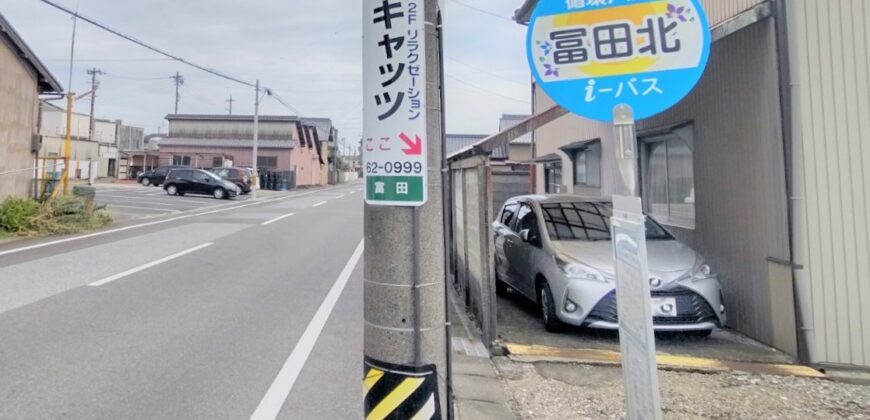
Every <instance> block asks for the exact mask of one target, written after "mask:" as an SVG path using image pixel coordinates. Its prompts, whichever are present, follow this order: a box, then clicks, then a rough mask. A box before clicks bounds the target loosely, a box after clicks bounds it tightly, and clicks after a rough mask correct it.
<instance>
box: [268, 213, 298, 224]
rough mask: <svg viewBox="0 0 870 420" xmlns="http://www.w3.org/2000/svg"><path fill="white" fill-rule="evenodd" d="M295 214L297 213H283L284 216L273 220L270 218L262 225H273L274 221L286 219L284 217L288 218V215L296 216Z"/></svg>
mask: <svg viewBox="0 0 870 420" xmlns="http://www.w3.org/2000/svg"><path fill="white" fill-rule="evenodd" d="M295 214H296V213H288V214H285V215H283V216H278V217H276V218H274V219H272V220H269V221H268V222H263V223H262V225H263V226H268V225H271V224H272V223H275V222H278V221H281V220H284V219H286V218H288V217H290V216H294V215H295Z"/></svg>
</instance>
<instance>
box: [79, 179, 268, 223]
mask: <svg viewBox="0 0 870 420" xmlns="http://www.w3.org/2000/svg"><path fill="white" fill-rule="evenodd" d="M95 188H96V189H97V205H99V206H105V207H106V209H107V210H108V211H109V212H110V213H112V216H113V217H114V218H115V220H116V221H118V222H126V221H129V220H142V219H151V218H155V217H160V216H166V215H170V214H178V213H183V212H186V211H191V210H198V209H204V208H210V207H215V206H217V205H220V204H222V202H221V201H219V200H215V199H214V198H212V197H210V196H205V195H192V194H188V195H185V196H184V197H178V196H169V195H167V194H166V192H165V191H163V187H153V186H150V187H143V186H141V185H139V184H132V185H123V186H121V185H100V184H97V185H95ZM280 194H281V193H277V192H273V191H262V192H261V193H260V195H269V196H274V195H280ZM250 198H251V196H250V195H242V196H238V197H235V198H233V199H232V201H234V202H241V201H246V200H249V199H250Z"/></svg>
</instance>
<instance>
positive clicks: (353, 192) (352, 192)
mask: <svg viewBox="0 0 870 420" xmlns="http://www.w3.org/2000/svg"><path fill="white" fill-rule="evenodd" d="M348 194H356V190H353V191H351V192H350V193H348Z"/></svg>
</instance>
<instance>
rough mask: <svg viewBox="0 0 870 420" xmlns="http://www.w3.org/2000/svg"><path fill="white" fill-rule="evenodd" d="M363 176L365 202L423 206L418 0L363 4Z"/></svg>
mask: <svg viewBox="0 0 870 420" xmlns="http://www.w3.org/2000/svg"><path fill="white" fill-rule="evenodd" d="M362 3H363V83H364V86H363V95H364V101H363V116H364V120H363V171H364V173H365V183H366V202H367V203H368V204H371V205H382V206H407V207H417V206H422V205H423V204H424V203H425V202H426V199H427V197H426V194H427V193H426V173H427V160H426V149H427V145H428V140H429V139H427V138H426V53H425V51H426V48H425V47H426V46H425V42H426V31H425V25H424V22H423V0H363V2H362Z"/></svg>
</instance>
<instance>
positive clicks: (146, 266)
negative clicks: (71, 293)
mask: <svg viewBox="0 0 870 420" xmlns="http://www.w3.org/2000/svg"><path fill="white" fill-rule="evenodd" d="M212 245H214V243H212V242H208V243H204V244H202V245H199V246H195V247H193V248H190V249H188V250H187V251H181V252H179V253H177V254H172V255H170V256H168V257H164V258H161V259H159V260H157V261H152V262H150V263H148V264H143V265H140V266H138V267H136V268H131V269H129V270H127V271H125V272H123V273H118V274H115V275H114V276H111V277H106V278H104V279H102V280H98V281H95V282H93V283H91V284H89V285H88V286H91V287H100V286H103V285H106V284H109V283H111V282H113V281H115V280H120V279H122V278H124V277H127V276H129V275H131V274H136V273H138V272H140V271H143V270H147V269H149V268H151V267H154V266H157V265H160V264H163V263H165V262H169V261H172V260H174V259H176V258H181V257H183V256H185V255H187V254H191V253H194V252H196V251H199V250H200V249H203V248H208V247H210V246H212Z"/></svg>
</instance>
